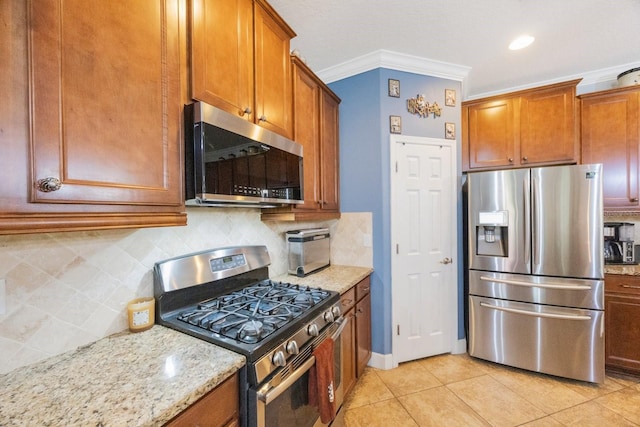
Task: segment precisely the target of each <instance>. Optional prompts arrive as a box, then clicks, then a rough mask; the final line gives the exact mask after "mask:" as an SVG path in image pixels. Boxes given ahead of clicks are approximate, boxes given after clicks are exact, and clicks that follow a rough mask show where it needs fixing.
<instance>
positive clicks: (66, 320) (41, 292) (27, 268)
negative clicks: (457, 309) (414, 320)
mask: <svg viewBox="0 0 640 427" xmlns="http://www.w3.org/2000/svg"><path fill="white" fill-rule="evenodd" d="M187 211H188V225H187V226H186V227H167V228H148V229H135V230H108V231H90V232H69V233H50V234H33V235H16V236H0V279H1V278H4V279H6V295H5V299H6V301H5V302H6V304H5V306H6V311H5V312H4V313H0V373H6V372H9V371H11V370H13V369H15V368H17V367H20V366H24V365H28V364H30V363H33V362H36V361H38V360H41V359H44V358H47V357H50V356H53V355H56V354H60V353H63V352H65V351H68V350H72V349H74V348H76V347H78V346H80V345H84V344H87V343H90V342H93V341H95V340H98V339H100V338H103V337H105V336H108V335H110V334H113V333H115V332H120V331H122V330H125V329H127V317H126V305H127V303H128V302H129V301H130V300H132V299H134V298H137V297H141V296H151V295H153V274H152V269H153V264H154V263H155V262H157V261H160V260H163V259H167V258H171V257H174V256H179V255H183V254H186V253H190V252H195V251H199V250H204V249H210V248H216V247H224V246H236V245H266V246H267V248H268V250H269V254H270V256H271V262H272V263H271V266H270V267H269V274H270V276H272V277H273V276H278V275H280V274H285V273H286V272H287V248H286V242H285V238H284V233H285V232H286V231H288V230H292V229H299V228H310V227H319V226H321V227H328V228H329V229H330V232H331V263H332V264H338V265H355V266H362V267H371V266H372V265H373V248H372V247H371V245H370V243H369V242H370V241H371V236H372V218H371V213H343V214H342V217H341V218H340V219H339V220H332V221H325V222H306V223H286V222H262V221H261V220H260V212H259V211H258V210H255V209H209V208H188V209H187Z"/></svg>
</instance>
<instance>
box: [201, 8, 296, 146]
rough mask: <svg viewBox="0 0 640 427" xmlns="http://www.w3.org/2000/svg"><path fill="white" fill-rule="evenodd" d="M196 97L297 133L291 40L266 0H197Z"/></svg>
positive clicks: (286, 132)
mask: <svg viewBox="0 0 640 427" xmlns="http://www.w3.org/2000/svg"><path fill="white" fill-rule="evenodd" d="M191 19H192V32H191V83H192V97H193V99H197V100H200V101H203V102H206V103H209V104H211V105H213V106H215V107H218V108H221V109H223V110H225V111H227V112H229V113H232V114H236V115H238V116H240V117H244V118H245V119H246V120H249V121H252V122H254V123H256V124H258V125H260V126H262V127H265V128H267V129H269V130H272V131H274V132H277V133H279V134H281V135H283V136H286V137H288V138H291V137H292V133H293V119H292V111H291V108H292V105H291V96H292V92H291V66H290V62H289V48H290V40H291V38H293V37H295V35H296V34H295V33H294V31H293V30H292V29H291V28H290V27H289V26H288V25H287V23H286V22H285V21H284V20H282V18H281V17H280V16H279V15H278V14H277V13H276V11H275V10H273V8H272V7H271V6H270V5H269V4H268V3H267V2H265V1H263V0H194V1H193V2H192V5H191Z"/></svg>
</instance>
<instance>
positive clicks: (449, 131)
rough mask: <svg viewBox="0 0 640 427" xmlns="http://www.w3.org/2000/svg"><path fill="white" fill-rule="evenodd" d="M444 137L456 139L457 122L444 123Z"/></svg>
mask: <svg viewBox="0 0 640 427" xmlns="http://www.w3.org/2000/svg"><path fill="white" fill-rule="evenodd" d="M444 138H445V139H456V124H455V123H449V122H447V123H445V124H444Z"/></svg>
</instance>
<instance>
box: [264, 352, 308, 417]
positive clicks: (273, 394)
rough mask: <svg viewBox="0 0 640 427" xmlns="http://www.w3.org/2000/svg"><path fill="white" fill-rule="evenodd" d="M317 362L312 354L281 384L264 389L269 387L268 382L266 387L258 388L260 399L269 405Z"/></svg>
mask: <svg viewBox="0 0 640 427" xmlns="http://www.w3.org/2000/svg"><path fill="white" fill-rule="evenodd" d="M315 363H316V358H315V356H311V357H310V358H309V360H307V361H306V362H304V363H303V364H302V366H300V367H299V368H298V369H296V370H295V371H294V372H293V373H292V374H291V375H289V376H288V377H287V378H286V379H285V380H284V381H282V382H281V383H280V384H278V385H277V386H275V387H274V388H272V389H270V390H268V391H262V390H264V389H265V388H268V387H269V384H267V385H266V387H262V388H261V389H260V390H258V391H257V392H256V395H257V397H258V399H260V400H261V401H263V402H264V403H265V404H267V405H268V404H269V403H271V402H272V401H273V400H275V399H276V398H277V397H278V396H280V395H281V394H282V393H284V392H285V391H286V390H287V389H288V388H289V387H290V386H291V385H292V384H293V383H295V382H296V381H298V379H300V377H301V376H303V375H304V374H305V373H307V371H308V370H309V369H311V367H312V366H313V365H314V364H315Z"/></svg>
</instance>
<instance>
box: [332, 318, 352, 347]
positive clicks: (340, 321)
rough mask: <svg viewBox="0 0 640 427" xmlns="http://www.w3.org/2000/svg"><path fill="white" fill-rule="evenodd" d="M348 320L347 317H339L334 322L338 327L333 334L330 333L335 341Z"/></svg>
mask: <svg viewBox="0 0 640 427" xmlns="http://www.w3.org/2000/svg"><path fill="white" fill-rule="evenodd" d="M348 322H349V319H347V318H346V317H341V318H339V319H338V320H336V323H338V329H336V331H335V332H334V333H333V335H331V339H332V340H334V341H336V340H337V339H338V338H340V335H341V334H342V331H344V328H345V327H346V326H347V323H348Z"/></svg>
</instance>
